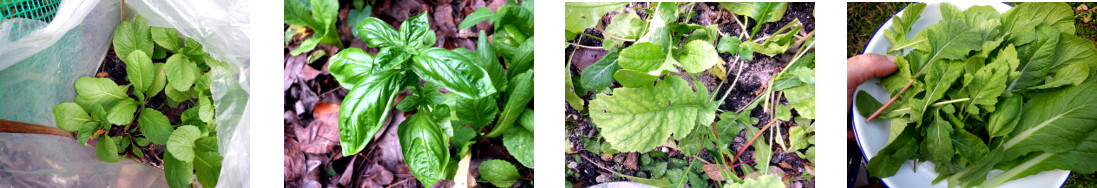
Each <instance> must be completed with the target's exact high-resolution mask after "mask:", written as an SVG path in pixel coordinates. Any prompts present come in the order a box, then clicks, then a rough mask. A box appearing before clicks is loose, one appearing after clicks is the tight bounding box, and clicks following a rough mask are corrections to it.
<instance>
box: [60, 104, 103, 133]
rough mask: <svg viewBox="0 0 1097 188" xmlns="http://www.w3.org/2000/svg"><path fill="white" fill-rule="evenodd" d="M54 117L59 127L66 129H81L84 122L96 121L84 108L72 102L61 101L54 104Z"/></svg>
mask: <svg viewBox="0 0 1097 188" xmlns="http://www.w3.org/2000/svg"><path fill="white" fill-rule="evenodd" d="M53 119H54V122H56V123H57V128H61V129H64V130H66V131H76V130H79V129H80V128H81V127H83V126H84V124H87V123H88V122H91V121H94V120H93V119H91V116H89V115H88V112H87V111H84V108H80V105H77V104H76V103H72V102H66V103H61V104H57V105H55V106H53Z"/></svg>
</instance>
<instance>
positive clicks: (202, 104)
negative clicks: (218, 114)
mask: <svg viewBox="0 0 1097 188" xmlns="http://www.w3.org/2000/svg"><path fill="white" fill-rule="evenodd" d="M213 115H214V111H213V102H211V101H210V99H209V97H201V98H198V118H200V119H202V121H203V122H206V123H213Z"/></svg>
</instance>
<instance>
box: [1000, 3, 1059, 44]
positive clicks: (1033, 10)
mask: <svg viewBox="0 0 1097 188" xmlns="http://www.w3.org/2000/svg"><path fill="white" fill-rule="evenodd" d="M1041 25H1046V26H1052V27H1055V29H1057V30H1059V31H1061V32H1064V33H1067V34H1074V11H1073V9H1071V8H1070V6H1069V5H1067V4H1066V3H1025V4H1021V5H1018V6H1017V7H1013V8H1010V9H1009V10H1007V11H1006V12H1005V13H1002V33H1005V34H1006V36H1007V37H1008V36H1012V37H1011V38H1010V39H1009V41H1010V42H1012V43H1013V45H1016V46H1020V45H1024V44H1027V43H1029V42H1031V41H1032V40H1034V39H1035V38H1034V37H1035V36H1034V35H1032V33H1033V32H1035V30H1033V29H1034V28H1036V27H1037V26H1041Z"/></svg>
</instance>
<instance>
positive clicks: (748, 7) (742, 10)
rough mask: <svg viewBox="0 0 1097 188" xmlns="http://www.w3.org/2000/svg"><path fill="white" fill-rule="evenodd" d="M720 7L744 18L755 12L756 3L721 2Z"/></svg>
mask: <svg viewBox="0 0 1097 188" xmlns="http://www.w3.org/2000/svg"><path fill="white" fill-rule="evenodd" d="M720 6H721V7H724V9H726V10H728V12H731V13H733V14H737V15H743V16H750V15H752V14H753V13H752V11H754V3H752V2H720Z"/></svg>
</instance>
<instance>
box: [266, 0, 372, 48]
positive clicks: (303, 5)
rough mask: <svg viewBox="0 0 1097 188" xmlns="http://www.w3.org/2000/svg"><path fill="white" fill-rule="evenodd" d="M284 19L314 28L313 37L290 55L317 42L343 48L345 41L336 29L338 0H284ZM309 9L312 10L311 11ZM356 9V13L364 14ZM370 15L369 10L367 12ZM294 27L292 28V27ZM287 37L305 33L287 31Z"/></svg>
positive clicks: (286, 21) (294, 23)
mask: <svg viewBox="0 0 1097 188" xmlns="http://www.w3.org/2000/svg"><path fill="white" fill-rule="evenodd" d="M283 3H284V4H285V6H284V10H283V11H284V12H285V14H286V15H285V16H283V18H284V19H283V20H284V22H285V23H286V24H290V25H293V26H305V27H308V28H311V29H312V37H310V38H309V39H306V40H304V41H302V42H301V46H300V47H298V48H297V49H295V50H293V51H291V52H290V55H298V54H301V53H305V52H308V51H312V49H313V48H316V45H317V44H330V45H335V46H336V47H339V48H342V47H343V42H342V41H339V32H338V31H336V30H337V29H338V28H335V21H336V20H337V19H338V16H339V1H336V0H308V1H306V0H284V1H283ZM309 10H312V11H311V12H310V11H309ZM358 11H359V10H355V15H362V13H358ZM364 15H365V16H369V12H365V14H364ZM291 29H292V28H291ZM286 33H287V34H286V35H287V38H289V37H291V36H292V34H291V33H293V34H297V33H300V34H304V33H305V31H303V30H296V32H291V31H287V32H286Z"/></svg>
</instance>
